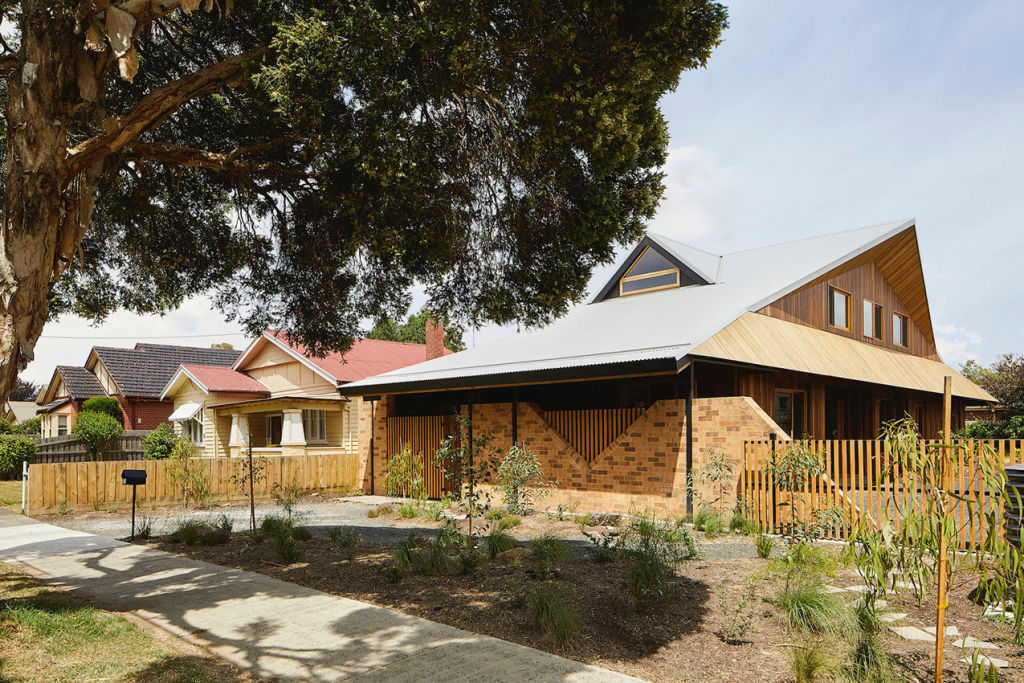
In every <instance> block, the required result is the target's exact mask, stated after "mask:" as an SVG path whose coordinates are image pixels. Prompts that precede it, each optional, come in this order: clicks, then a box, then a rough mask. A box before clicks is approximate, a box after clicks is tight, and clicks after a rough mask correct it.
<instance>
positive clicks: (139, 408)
mask: <svg viewBox="0 0 1024 683" xmlns="http://www.w3.org/2000/svg"><path fill="white" fill-rule="evenodd" d="M128 404H129V410H126V411H125V421H126V422H127V421H131V424H130V425H128V426H127V427H126V429H156V428H157V427H159V426H160V424H161V423H163V422H167V418H169V417H170V416H171V413H172V412H174V403H173V402H172V401H158V400H147V399H129V400H128ZM123 408H124V406H122V409H123Z"/></svg>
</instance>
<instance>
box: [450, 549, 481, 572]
mask: <svg viewBox="0 0 1024 683" xmlns="http://www.w3.org/2000/svg"><path fill="white" fill-rule="evenodd" d="M455 559H456V563H457V565H458V570H459V573H460V574H472V573H473V572H475V571H476V570H478V569H480V567H481V566H483V563H484V556H483V554H482V553H479V552H477V551H476V550H463V551H462V552H460V553H459V554H458V555H457V556H456V558H455Z"/></svg>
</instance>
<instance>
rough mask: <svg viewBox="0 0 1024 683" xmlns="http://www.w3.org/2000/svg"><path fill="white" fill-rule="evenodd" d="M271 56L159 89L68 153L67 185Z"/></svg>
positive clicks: (255, 53) (229, 62)
mask: <svg viewBox="0 0 1024 683" xmlns="http://www.w3.org/2000/svg"><path fill="white" fill-rule="evenodd" d="M267 52H268V49H267V48H266V47H261V48H257V49H255V50H251V51H249V52H246V53H245V54H242V55H238V56H236V57H230V58H228V59H225V60H224V61H222V62H217V63H216V64H211V65H210V66H207V67H204V68H202V69H200V70H199V71H196V72H195V73H192V74H189V75H188V76H185V77H183V78H179V79H178V80H176V81H173V82H171V83H168V84H167V85H164V86H161V87H159V88H157V89H156V90H154V91H153V92H151V93H149V94H148V95H146V96H145V97H143V98H142V99H141V100H139V102H138V104H136V105H135V108H134V109H132V110H131V111H130V112H128V113H127V114H125V115H124V116H119V117H117V118H114V119H109V120H108V121H107V122H106V126H105V127H106V131H104V132H103V133H101V134H99V135H95V136H93V137H91V138H89V139H88V140H85V141H84V142H82V143H80V144H78V145H76V146H74V147H72V148H71V149H69V150H68V151H67V156H66V157H65V162H66V163H65V167H64V183H65V185H66V184H67V183H70V182H71V180H73V179H74V178H75V177H76V176H78V174H80V173H81V172H82V171H84V170H85V169H87V168H89V167H90V166H92V165H93V164H94V163H96V162H98V161H101V160H103V159H104V158H105V157H107V156H109V155H110V154H113V153H115V152H117V151H118V150H120V149H121V148H122V147H124V146H125V145H128V144H130V143H132V142H134V141H135V140H136V139H137V138H138V136H139V135H141V134H142V133H143V132H144V131H145V130H146V129H147V128H148V127H149V126H150V125H151V124H152V123H153V122H154V121H159V120H161V119H163V118H165V117H167V116H169V115H170V114H172V113H174V112H175V111H177V110H178V109H179V108H180V107H181V105H183V104H184V103H185V102H188V101H189V100H192V99H195V98H197V97H202V96H203V95H206V94H208V93H211V92H213V91H214V90H217V89H218V88H221V87H223V86H237V85H240V84H241V82H242V73H243V70H244V66H245V64H246V63H247V62H249V61H251V60H253V59H257V58H259V57H261V56H263V55H265V54H266V53H267Z"/></svg>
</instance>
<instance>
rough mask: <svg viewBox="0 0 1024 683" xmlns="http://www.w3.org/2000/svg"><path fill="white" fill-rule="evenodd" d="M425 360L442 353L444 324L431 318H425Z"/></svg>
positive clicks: (439, 355)
mask: <svg viewBox="0 0 1024 683" xmlns="http://www.w3.org/2000/svg"><path fill="white" fill-rule="evenodd" d="M426 337H427V360H433V359H434V358H440V357H441V356H443V355H444V325H442V324H441V323H439V322H437V321H436V320H434V319H433V318H427V332H426Z"/></svg>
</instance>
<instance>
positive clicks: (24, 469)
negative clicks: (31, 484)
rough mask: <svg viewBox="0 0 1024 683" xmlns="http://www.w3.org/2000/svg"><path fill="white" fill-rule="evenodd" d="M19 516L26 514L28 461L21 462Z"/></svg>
mask: <svg viewBox="0 0 1024 683" xmlns="http://www.w3.org/2000/svg"><path fill="white" fill-rule="evenodd" d="M21 514H23V515H27V514H28V460H22V461H21Z"/></svg>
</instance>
